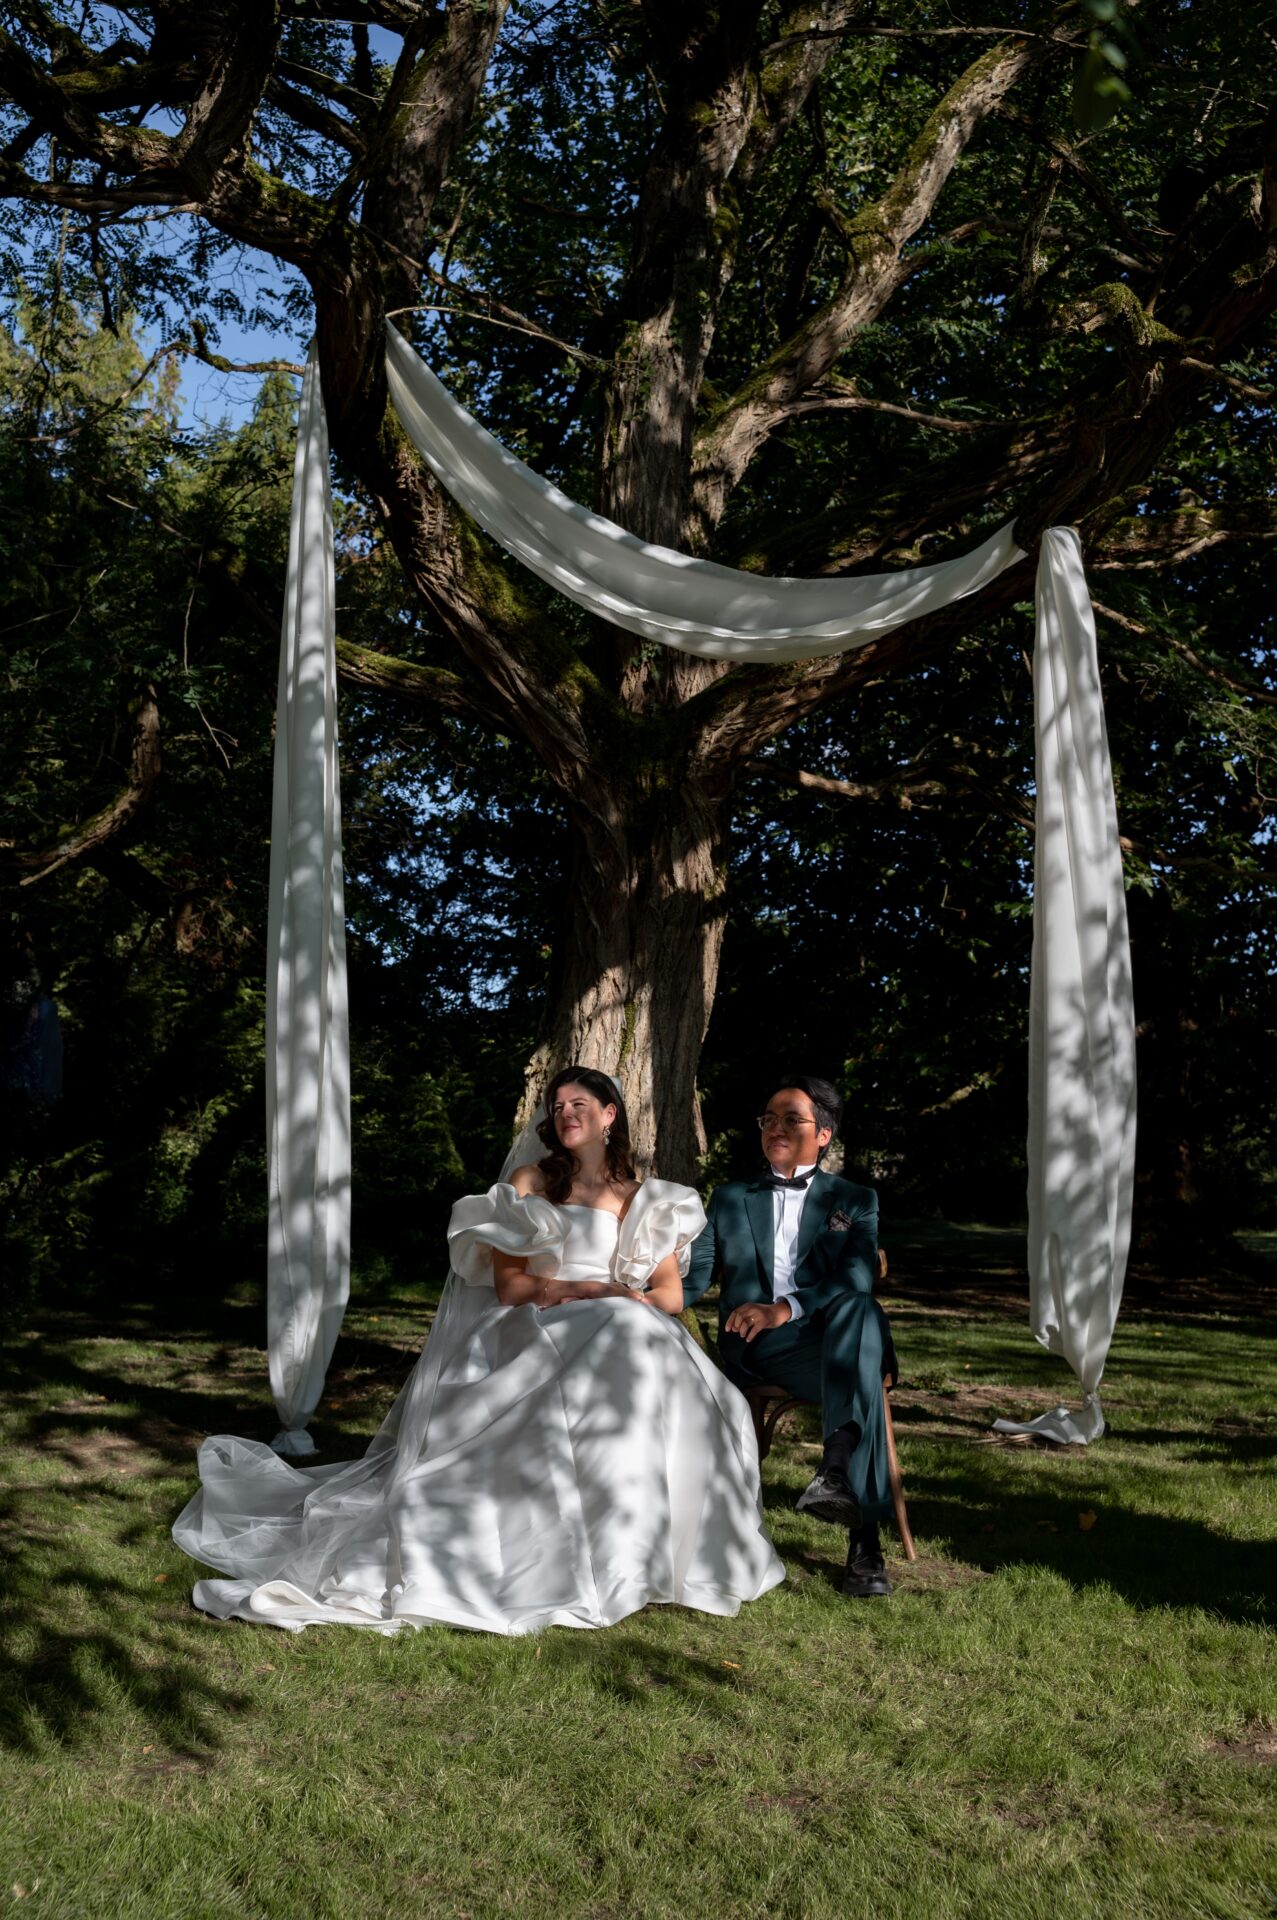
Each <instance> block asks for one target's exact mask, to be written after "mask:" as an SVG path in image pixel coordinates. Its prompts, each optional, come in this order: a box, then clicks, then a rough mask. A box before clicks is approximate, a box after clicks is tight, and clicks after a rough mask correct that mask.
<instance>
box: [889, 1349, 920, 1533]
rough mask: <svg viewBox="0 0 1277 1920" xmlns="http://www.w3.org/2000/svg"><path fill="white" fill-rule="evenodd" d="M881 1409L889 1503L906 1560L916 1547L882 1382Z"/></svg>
mask: <svg viewBox="0 0 1277 1920" xmlns="http://www.w3.org/2000/svg"><path fill="white" fill-rule="evenodd" d="M882 1411H883V1414H884V1416H885V1418H886V1422H887V1477H888V1479H889V1480H890V1481H891V1504H892V1506H893V1507H894V1509H895V1514H896V1528H897V1531H898V1532H899V1534H900V1544H901V1546H902V1547H903V1548H904V1550H905V1559H906V1560H916V1559H917V1558H918V1549H917V1548H916V1547H915V1546H914V1544H913V1535H912V1533H911V1532H910V1531H909V1515H908V1513H907V1512H906V1510H905V1492H904V1479H903V1476H902V1474H901V1472H900V1455H899V1454H898V1453H897V1452H896V1429H895V1427H894V1426H893V1425H892V1421H891V1396H890V1395H889V1394H888V1392H887V1389H886V1386H885V1384H884V1386H883V1389H882Z"/></svg>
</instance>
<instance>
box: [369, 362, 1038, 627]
mask: <svg viewBox="0 0 1277 1920" xmlns="http://www.w3.org/2000/svg"><path fill="white" fill-rule="evenodd" d="M386 342H387V346H386V376H387V379H388V380H389V383H390V397H391V399H392V400H393V401H394V403H395V411H396V413H397V414H398V415H399V418H400V420H401V421H402V422H403V425H404V428H405V430H406V432H407V434H408V438H409V439H410V440H411V441H412V443H413V445H414V446H415V447H416V448H417V450H418V452H419V453H420V454H421V456H422V458H423V459H424V460H425V462H426V464H427V465H428V466H429V468H430V470H431V472H432V473H433V474H434V475H435V478H436V479H437V480H439V481H440V482H441V484H442V485H443V486H445V487H446V488H447V490H448V492H449V493H450V494H451V495H452V497H453V499H454V500H455V501H457V503H458V505H460V506H462V507H464V508H465V510H466V512H467V513H468V514H470V515H471V517H472V518H473V519H475V520H477V521H478V523H479V525H480V526H481V527H482V528H483V529H484V531H485V533H490V534H491V535H492V538H493V539H494V540H495V541H497V543H498V544H499V545H500V546H502V547H504V548H505V550H506V552H507V553H512V554H513V555H514V557H515V559H516V560H521V561H522V562H523V564H524V566H525V567H528V568H529V569H530V570H531V572H533V573H535V574H539V576H540V577H541V579H542V580H546V581H548V582H549V584H550V585H551V586H552V587H557V588H558V589H559V592H560V593H565V594H566V595H567V596H568V598H569V599H570V600H575V601H576V602H577V603H578V605H580V606H583V607H587V608H588V609H589V611H590V612H591V613H597V614H599V615H601V616H602V618H603V619H605V620H610V621H611V622H612V624H613V626H617V627H625V628H626V629H627V630H628V631H629V632H630V633H637V634H641V635H642V636H643V638H644V639H645V640H659V641H661V642H662V643H663V644H664V645H665V646H668V647H675V648H677V649H678V651H679V652H680V653H698V654H702V655H707V656H709V657H710V658H713V659H722V660H732V661H748V660H756V661H773V660H812V659H815V658H818V657H819V656H820V655H822V654H828V653H845V652H846V651H847V650H848V648H850V647H856V646H863V645H864V644H865V642H866V641H867V640H872V639H873V637H874V636H875V634H879V633H887V632H889V631H890V629H891V628H892V627H899V626H903V625H904V623H905V622H906V621H907V620H917V619H918V618H919V617H920V616H921V615H922V614H924V613H933V612H934V611H935V609H936V608H937V607H947V606H949V605H950V604H951V602H953V601H954V600H962V599H965V598H966V596H967V594H969V593H977V592H979V590H980V588H981V587H983V586H986V585H987V584H988V582H989V581H990V580H994V579H996V578H997V576H998V574H1000V573H1003V572H1004V571H1005V570H1006V568H1007V567H1009V566H1012V565H1013V564H1014V562H1015V561H1017V560H1022V559H1023V558H1024V555H1023V553H1022V551H1021V550H1020V548H1019V547H1017V546H1016V544H1015V541H1014V540H1013V539H1012V538H1011V528H1010V525H1007V526H1005V527H1000V528H999V530H998V531H997V533H995V534H993V535H992V537H991V538H990V539H988V540H986V541H985V542H984V543H983V545H981V546H978V547H977V548H976V549H975V550H974V552H972V553H967V554H963V555H962V556H961V557H960V558H959V559H957V560H942V561H940V562H938V563H937V564H936V565H935V566H932V567H909V568H907V569H905V570H904V571H902V572H900V573H872V574H861V575H857V576H856V577H855V578H853V579H850V580H837V579H830V580H787V579H772V578H770V577H768V576H766V575H763V574H757V573H741V572H739V571H738V570H737V569H736V568H735V567H720V566H718V565H717V564H716V563H715V562H714V561H712V560H693V559H691V558H690V557H689V556H688V555H687V554H685V553H676V552H675V551H674V549H673V548H672V547H654V546H651V545H649V544H648V542H647V541H645V540H638V539H636V538H635V536H634V535H633V534H632V533H626V532H625V530H624V529H623V528H622V527H618V526H617V525H616V524H615V522H613V521H611V520H605V519H604V518H603V516H602V515H601V514H598V513H591V512H590V510H589V509H588V508H587V507H581V506H578V505H577V503H576V502H575V501H574V500H569V499H568V496H567V495H566V494H565V493H561V492H560V491H559V489H558V488H557V487H555V486H551V484H550V482H549V481H548V480H543V479H542V478H541V476H540V474H538V473H534V472H533V471H532V469H531V467H529V466H525V465H524V463H523V461H522V460H517V459H516V458H515V456H514V455H513V454H512V453H510V452H509V451H508V450H507V449H506V448H505V447H503V446H502V445H501V442H500V441H499V440H494V439H493V437H492V435H491V434H490V433H489V432H488V431H487V430H486V428H484V427H481V426H480V425H479V422H478V421H477V420H476V419H475V418H474V417H473V415H472V414H469V413H467V412H466V410H465V408H464V407H462V406H458V404H457V402H456V401H455V400H454V399H453V398H452V396H451V394H450V393H449V392H448V390H447V388H446V387H445V386H443V385H442V383H441V382H440V381H439V380H437V379H436V378H435V376H434V374H433V373H431V371H430V369H429V367H428V366H426V364H425V362H424V361H423V360H422V359H421V358H420V356H419V355H418V354H416V353H414V352H413V350H412V348H411V347H410V346H409V345H408V342H407V341H406V340H405V339H404V337H403V335H402V334H401V333H398V332H396V330H395V329H394V328H393V327H388V328H387V329H386Z"/></svg>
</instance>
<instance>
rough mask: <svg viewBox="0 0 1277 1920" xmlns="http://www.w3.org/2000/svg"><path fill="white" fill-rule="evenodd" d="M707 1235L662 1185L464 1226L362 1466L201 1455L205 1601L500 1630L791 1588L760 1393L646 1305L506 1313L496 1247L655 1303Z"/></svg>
mask: <svg viewBox="0 0 1277 1920" xmlns="http://www.w3.org/2000/svg"><path fill="white" fill-rule="evenodd" d="M703 1222H704V1215H703V1213H702V1212H701V1206H700V1201H699V1200H698V1199H697V1197H696V1195H695V1194H694V1193H693V1192H691V1190H690V1189H689V1188H686V1187H677V1186H675V1185H673V1183H671V1182H668V1181H657V1180H650V1181H647V1182H646V1183H645V1184H644V1186H643V1187H641V1188H640V1190H639V1193H638V1195H637V1196H636V1198H635V1200H634V1202H633V1204H632V1205H631V1207H630V1209H629V1212H628V1213H627V1215H626V1217H625V1220H624V1221H623V1222H622V1223H621V1224H620V1227H619V1231H618V1226H617V1222H616V1219H615V1217H614V1216H613V1215H611V1214H607V1213H600V1212H596V1211H594V1210H592V1209H590V1208H577V1207H568V1208H559V1207H554V1206H552V1205H551V1204H550V1202H549V1201H547V1200H544V1199H541V1198H537V1197H532V1198H529V1199H525V1200H521V1199H519V1197H518V1196H517V1195H516V1194H515V1192H514V1189H513V1188H512V1187H509V1186H504V1185H498V1186H495V1187H493V1188H492V1189H491V1190H490V1192H489V1193H487V1194H484V1195H470V1196H468V1197H467V1198H465V1199H464V1200H460V1201H458V1203H457V1205H456V1207H455V1208H454V1210H453V1218H452V1224H451V1227H450V1230H449V1241H450V1246H451V1250H452V1258H453V1267H454V1271H453V1273H452V1275H451V1277H450V1279H449V1281H448V1285H447V1287H446V1288H445V1291H444V1296H443V1300H442V1302H441V1304H440V1308H439V1312H438V1315H437V1316H436V1320H435V1325H434V1328H433V1330H432V1332H431V1335H430V1339H429V1340H428V1342H427V1344H426V1347H425V1350H424V1352H423V1353H422V1356H421V1358H420V1360H419V1361H418V1363H417V1366H416V1367H415V1369H414V1370H413V1373H412V1375H411V1377H410V1379H409V1380H408V1382H407V1384H406V1386H405V1387H404V1390H403V1392H402V1393H401V1394H400V1396H399V1398H398V1400H397V1401H396V1403H395V1405H394V1407H393V1408H392V1409H391V1411H390V1413H389V1414H388V1415H387V1417H386V1420H385V1422H384V1423H383V1425H382V1427H381V1429H380V1431H379V1432H378V1434H377V1435H376V1437H375V1439H374V1440H373V1441H372V1443H371V1445H370V1446H369V1449H368V1451H367V1453H366V1454H365V1455H364V1457H363V1458H362V1459H361V1460H357V1461H351V1462H342V1463H338V1464H335V1465H331V1466H314V1467H301V1468H298V1467H294V1466H290V1465H289V1464H288V1463H287V1462H286V1461H284V1460H282V1459H281V1458H280V1457H279V1456H278V1455H276V1454H275V1453H273V1452H272V1451H271V1449H270V1448H269V1447H267V1446H264V1445H262V1444H260V1443H258V1442H255V1441H251V1440H240V1439H235V1438H233V1437H231V1436H228V1435H218V1436H216V1437H214V1438H212V1439H209V1440H206V1441H205V1442H204V1444H203V1446H202V1447H201V1448H200V1455H199V1467H200V1478H201V1482H202V1486H201V1490H200V1492H199V1493H197V1494H196V1496H195V1498H194V1499H193V1500H192V1501H191V1502H190V1504H189V1506H188V1507H187V1508H186V1509H185V1511H184V1512H183V1513H182V1514H181V1515H180V1517H179V1519H178V1520H177V1522H176V1524H175V1526H174V1529H173V1537H174V1539H175V1540H176V1541H177V1543H178V1545H179V1546H181V1547H182V1548H184V1549H185V1551H186V1552H188V1553H189V1554H191V1555H192V1557H193V1558H195V1559H197V1560H200V1561H203V1562H204V1563H205V1564H207V1565H209V1566H212V1567H216V1568H217V1569H219V1571H220V1572H221V1573H222V1574H224V1575H226V1576H228V1577H226V1578H223V1579H218V1580H202V1581H200V1582H199V1584H198V1585H197V1586H196V1588H195V1595H194V1597H195V1602H196V1605H197V1606H200V1607H202V1608H204V1609H205V1610H206V1611H207V1612H210V1613H214V1614H217V1615H218V1616H220V1617H222V1618H226V1617H229V1616H231V1615H236V1616H238V1617H240V1618H242V1619H247V1620H255V1621H263V1622H267V1623H269V1624H272V1625H275V1626H280V1627H287V1628H291V1629H293V1630H298V1629H300V1628H302V1627H304V1626H307V1625H310V1624H313V1623H318V1622H323V1621H343V1622H346V1623H348V1624H351V1625H358V1626H366V1627H371V1628H373V1629H374V1630H375V1631H377V1632H381V1633H393V1632H395V1631H396V1630H397V1629H398V1628H400V1627H401V1626H404V1625H412V1626H419V1625H424V1624H426V1623H427V1622H432V1621H433V1622H444V1623H447V1624H451V1625H453V1626H460V1627H474V1628H481V1629H485V1630H487V1631H489V1632H495V1633H525V1632H531V1631H533V1630H535V1629H538V1628H540V1627H544V1626H554V1625H557V1626H591V1627H592V1626H607V1625H610V1624H611V1623H612V1622H614V1621H617V1620H620V1619H623V1618H624V1617H625V1615H626V1614H628V1613H632V1612H634V1611H635V1610H636V1609H637V1608H639V1607H642V1606H645V1605H647V1604H648V1603H650V1602H653V1601H664V1602H677V1603H681V1604H682V1605H684V1606H690V1607H695V1608H698V1609H699V1610H701V1611H703V1612H707V1613H718V1614H734V1613H735V1612H736V1611H737V1610H738V1608H739V1607H740V1605H741V1603H742V1602H743V1601H747V1600H752V1599H755V1598H757V1597H758V1595H760V1594H762V1593H764V1592H766V1591H767V1590H768V1588H770V1587H772V1586H774V1585H775V1584H776V1583H777V1582H778V1581H779V1580H781V1579H782V1578H783V1568H782V1566H781V1563H780V1561H779V1560H778V1559H777V1557H776V1555H775V1553H774V1552H773V1550H772V1547H771V1544H770V1542H769V1540H768V1538H767V1535H766V1532H765V1530H764V1528H763V1524H762V1505H761V1497H760V1492H759V1478H758V1454H757V1447H756V1444H755V1440H754V1432H753V1425H752V1422H751V1419H750V1415H749V1410H748V1408H747V1406H746V1404H745V1401H744V1399H743V1397H742V1396H741V1395H740V1394H739V1393H738V1392H737V1390H736V1389H735V1387H733V1386H732V1385H731V1384H730V1383H729V1382H728V1381H727V1380H726V1379H724V1378H723V1376H722V1375H721V1374H720V1373H719V1371H718V1369H717V1368H716V1367H715V1366H714V1365H713V1364H712V1363H711V1362H710V1361H709V1360H708V1359H707V1358H706V1356H705V1355H704V1354H703V1353H702V1352H701V1351H700V1349H699V1348H698V1347H697V1346H696V1344H695V1342H694V1341H693V1340H691V1339H690V1338H689V1336H688V1335H687V1333H686V1332H685V1331H684V1329H683V1328H682V1327H681V1326H680V1325H679V1324H678V1322H677V1321H675V1320H672V1319H670V1318H669V1316H668V1315H666V1314H663V1313H660V1312H658V1311H657V1310H656V1309H655V1308H653V1307H650V1306H647V1305H646V1304H644V1303H643V1302H642V1301H640V1300H634V1301H629V1300H624V1299H615V1298H613V1299H606V1300H581V1301H573V1302H570V1303H568V1304H565V1305H563V1306H560V1307H553V1308H550V1309H548V1310H547V1311H538V1310H537V1309H536V1308H534V1307H514V1308H508V1307H502V1306H501V1304H500V1302H499V1301H498V1300H497V1297H496V1294H495V1291H494V1289H493V1286H492V1273H491V1249H492V1247H493V1246H494V1245H495V1246H500V1247H502V1248H504V1249H505V1250H506V1251H507V1252H510V1253H517V1254H520V1255H523V1256H525V1257H527V1258H529V1261H530V1264H532V1265H533V1267H534V1268H535V1269H536V1270H538V1271H546V1272H557V1273H560V1274H562V1275H563V1277H565V1278H568V1279H577V1280H584V1279H592V1278H615V1279H620V1280H622V1281H623V1282H624V1283H626V1284H628V1285H631V1286H637V1285H641V1283H642V1281H643V1280H644V1279H645V1278H646V1277H647V1275H648V1274H649V1273H650V1272H651V1270H652V1268H653V1267H654V1266H655V1265H656V1264H657V1263H658V1261H659V1260H660V1259H662V1258H664V1257H665V1256H666V1255H667V1254H669V1253H671V1252H674V1253H677V1254H679V1255H680V1258H681V1259H683V1258H685V1256H686V1250H687V1248H688V1246H689V1245H690V1242H691V1241H692V1240H693V1239H694V1238H695V1236H696V1234H697V1233H698V1232H699V1231H700V1228H701V1226H702V1225H703Z"/></svg>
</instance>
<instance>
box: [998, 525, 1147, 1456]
mask: <svg viewBox="0 0 1277 1920" xmlns="http://www.w3.org/2000/svg"><path fill="white" fill-rule="evenodd" d="M1037 608H1038V620H1037V645H1036V647H1035V649H1034V662H1033V691H1034V703H1035V722H1036V734H1037V833H1036V835H1035V844H1034V850H1033V852H1034V857H1033V968H1032V982H1031V985H1030V990H1029V1151H1028V1161H1029V1287H1030V1301H1029V1322H1030V1325H1031V1327H1032V1329H1033V1333H1034V1337H1035V1338H1036V1339H1037V1340H1039V1341H1040V1342H1041V1343H1042V1345H1043V1346H1044V1347H1046V1348H1047V1350H1048V1351H1049V1352H1050V1353H1058V1354H1061V1355H1062V1356H1063V1357H1064V1359H1066V1360H1067V1361H1068V1363H1069V1365H1070V1366H1071V1367H1072V1369H1073V1371H1074V1373H1076V1375H1077V1377H1078V1379H1079V1381H1080V1382H1081V1385H1082V1391H1083V1393H1084V1395H1085V1401H1084V1404H1083V1409H1082V1412H1081V1414H1080V1415H1072V1414H1070V1413H1069V1411H1068V1409H1067V1408H1065V1407H1057V1408H1056V1409H1055V1410H1054V1412H1053V1413H1047V1414H1042V1415H1041V1416H1040V1417H1039V1418H1038V1419H1037V1420H1029V1421H1024V1422H1015V1421H1010V1420H999V1421H997V1422H995V1425H996V1427H997V1429H998V1430H999V1431H1000V1432H1002V1433H1031V1434H1038V1435H1040V1436H1041V1437H1043V1438H1045V1439H1048V1440H1055V1441H1060V1442H1078V1441H1082V1442H1085V1441H1088V1440H1094V1439H1096V1438H1098V1436H1099V1435H1100V1434H1101V1433H1103V1431H1104V1415H1103V1413H1102V1412H1101V1409H1100V1400H1099V1384H1100V1375H1101V1374H1102V1373H1103V1371H1104V1362H1105V1359H1106V1358H1107V1356H1108V1350H1109V1344H1110V1342H1111V1340H1112V1338H1113V1326H1114V1323H1115V1321H1116V1319H1117V1310H1118V1307H1119V1306H1120V1304H1121V1299H1122V1282H1123V1279H1124V1276H1125V1273H1126V1256H1127V1250H1128V1247H1129V1244H1130V1234H1131V1193H1132V1186H1133V1183H1134V1174H1135V1020H1134V1010H1133V1008H1134V1002H1133V997H1132V991H1131V957H1130V943H1129V939H1128V936H1127V928H1126V891H1125V887H1124V885H1123V881H1122V853H1121V848H1120V846H1119V844H1118V834H1117V803H1116V800H1115V798H1114V794H1113V774H1112V768H1111V765H1110V761H1109V750H1108V735H1107V733H1106V731H1105V726H1104V701H1103V696H1102V694H1101V691H1100V674H1099V662H1098V659H1097V656H1096V646H1095V619H1094V615H1093V613H1092V610H1091V601H1090V596H1089V595H1088V593H1087V590H1086V579H1085V576H1084V574H1083V571H1082V553H1081V548H1080V546H1079V543H1078V537H1077V535H1076V533H1074V532H1073V530H1072V528H1069V527H1053V528H1051V529H1050V530H1049V531H1048V532H1047V533H1046V534H1045V535H1044V536H1043V539H1042V551H1041V556H1040V558H1039V560H1038V578H1037Z"/></svg>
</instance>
